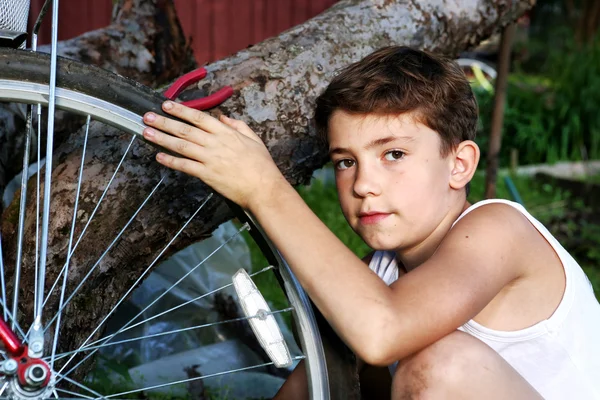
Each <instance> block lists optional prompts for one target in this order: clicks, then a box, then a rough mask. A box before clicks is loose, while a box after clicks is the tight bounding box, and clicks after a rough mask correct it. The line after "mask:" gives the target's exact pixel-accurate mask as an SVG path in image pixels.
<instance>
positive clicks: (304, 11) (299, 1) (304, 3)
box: [292, 0, 312, 26]
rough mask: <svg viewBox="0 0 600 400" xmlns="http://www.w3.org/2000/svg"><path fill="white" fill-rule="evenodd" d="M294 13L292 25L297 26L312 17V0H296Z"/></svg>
mask: <svg viewBox="0 0 600 400" xmlns="http://www.w3.org/2000/svg"><path fill="white" fill-rule="evenodd" d="M293 6H294V11H293V12H294V15H293V17H292V25H293V26H296V25H299V24H301V23H303V22H304V21H306V20H308V19H310V17H311V16H312V15H311V13H310V0H295V1H294V2H293Z"/></svg>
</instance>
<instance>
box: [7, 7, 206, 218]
mask: <svg viewBox="0 0 600 400" xmlns="http://www.w3.org/2000/svg"><path fill="white" fill-rule="evenodd" d="M38 50H39V51H40V52H44V53H50V45H45V46H40V47H39V49H38ZM58 53H59V55H60V56H62V57H67V58H70V59H73V60H78V61H82V62H85V63H87V64H92V65H97V66H99V67H102V68H104V69H106V70H108V71H111V72H114V73H116V74H119V75H123V76H126V77H128V78H130V79H133V80H134V81H136V82H139V83H142V84H144V85H146V86H150V87H152V88H158V87H161V86H164V85H166V84H167V83H169V82H171V81H173V80H174V79H176V78H177V77H179V76H181V75H183V74H184V73H186V72H188V71H190V70H192V69H193V68H195V66H196V62H195V60H194V55H193V52H192V49H191V47H190V43H189V41H188V40H187V39H186V37H185V35H184V33H183V29H182V28H181V25H180V24H179V20H178V18H177V13H176V10H175V6H174V4H173V2H172V0H120V1H119V2H118V3H117V4H116V5H115V17H114V18H113V22H112V23H111V24H110V25H109V26H107V27H105V28H102V29H98V30H95V31H92V32H87V33H85V34H83V35H81V36H78V37H76V38H73V39H70V40H66V41H62V42H59V44H58ZM25 113H26V111H25V108H24V107H14V106H11V107H8V106H6V105H3V104H0V199H1V198H2V194H3V192H4V188H5V187H6V185H7V184H8V182H10V180H11V179H12V178H13V177H14V176H15V175H17V174H18V173H20V171H21V169H22V161H21V160H22V159H23V146H24V138H25V135H24V128H25ZM55 119H56V125H55V134H54V142H55V145H56V146H58V145H60V144H61V143H62V142H63V141H64V140H65V139H66V138H67V137H68V135H69V134H71V133H72V132H74V131H75V130H77V129H78V128H79V127H80V126H81V125H82V124H83V122H84V118H82V117H79V116H76V115H74V114H69V113H62V112H59V113H57V115H56V116H55ZM42 126H43V127H44V131H43V136H42V137H44V136H45V126H46V119H45V118H44V120H43V121H42ZM33 146H34V148H33V151H34V153H35V152H36V151H37V142H35V143H33ZM45 146H46V145H45V140H43V141H42V144H41V147H42V148H45ZM1 211H2V203H1V201H0V212H1Z"/></svg>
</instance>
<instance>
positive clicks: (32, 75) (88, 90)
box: [0, 48, 350, 399]
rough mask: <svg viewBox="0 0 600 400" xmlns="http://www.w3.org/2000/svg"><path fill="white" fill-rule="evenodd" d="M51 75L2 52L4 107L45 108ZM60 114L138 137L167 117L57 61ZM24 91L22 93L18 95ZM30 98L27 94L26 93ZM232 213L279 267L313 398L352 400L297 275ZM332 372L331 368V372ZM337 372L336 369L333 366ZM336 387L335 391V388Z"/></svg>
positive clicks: (140, 96)
mask: <svg viewBox="0 0 600 400" xmlns="http://www.w3.org/2000/svg"><path fill="white" fill-rule="evenodd" d="M49 71H50V57H49V55H48V54H41V53H35V52H29V51H23V50H14V49H7V48H0V102H20V103H29V104H37V103H42V104H44V103H45V102H46V103H47V100H46V97H45V93H47V91H46V92H44V88H47V85H48V80H49V78H48V77H49ZM56 81H57V86H56V87H57V100H56V106H57V109H63V110H67V111H71V112H74V113H79V114H83V115H91V116H93V117H95V118H96V119H98V120H100V121H102V122H105V123H107V124H109V125H112V126H114V127H116V128H118V129H121V130H123V131H126V132H129V133H131V134H134V135H138V136H139V137H140V138H143V137H142V136H141V132H142V130H143V123H142V115H143V114H144V113H145V112H147V111H154V112H156V113H159V114H162V115H164V113H163V112H162V111H161V104H162V102H163V101H164V100H165V98H164V97H163V96H162V95H160V94H158V93H156V92H155V91H153V90H152V89H150V88H147V87H145V86H143V85H141V84H139V83H137V82H134V81H132V80H129V79H127V78H124V77H122V76H118V75H116V74H113V73H110V72H108V71H105V70H103V69H101V68H98V67H95V66H91V65H87V64H83V63H80V62H77V61H73V60H68V59H63V58H60V57H59V60H58V68H57V80H56ZM19 90H20V92H19ZM26 92H28V93H26ZM81 95H84V96H87V97H88V98H89V99H92V100H94V102H95V103H94V105H93V107H91V108H85V107H83V108H82V107H81V106H80V104H81V101H82V100H81V99H80V98H79V96H81ZM102 107H107V108H110V107H114V108H115V109H119V110H120V111H119V112H120V113H121V114H122V115H123V118H115V117H114V110H111V117H110V118H107V117H106V116H105V115H103V114H102V112H101V111H103V110H102ZM230 207H231V209H232V211H233V212H234V214H235V215H236V217H237V218H239V219H240V220H242V221H244V222H248V223H249V224H251V225H252V226H253V228H255V229H250V233H251V235H252V236H253V238H254V240H255V241H256V242H257V244H258V245H259V246H260V248H261V251H262V252H263V253H264V254H265V256H266V257H267V259H268V260H269V262H271V263H273V265H277V268H275V270H276V271H277V272H278V277H279V279H281V282H282V287H283V289H284V292H285V293H286V295H287V296H288V299H289V301H290V303H291V304H292V306H293V307H294V308H295V309H296V311H295V312H293V316H294V320H295V323H296V326H297V327H298V335H299V337H300V340H301V346H302V347H303V351H304V353H305V354H306V367H307V374H308V376H309V383H310V384H309V387H310V392H311V398H313V399H329V398H330V396H331V398H340V399H341V398H344V399H348V398H350V397H348V396H347V394H345V393H343V392H342V391H343V387H342V388H338V389H336V390H335V393H334V391H333V390H332V391H331V393H330V384H329V382H328V374H327V368H328V367H327V366H326V364H325V356H324V350H323V346H322V343H321V340H320V337H319V333H318V328H317V325H316V322H315V317H314V315H313V313H312V309H311V306H310V302H309V300H308V298H307V296H306V294H305V293H304V292H303V290H302V288H301V287H300V285H299V283H298V281H297V280H296V278H295V277H294V276H293V273H292V272H291V270H290V269H289V267H288V266H287V264H286V263H285V261H284V260H283V259H282V258H281V257H280V256H279V254H278V252H277V250H276V249H275V248H274V247H273V246H272V245H271V243H270V241H269V240H268V238H267V237H266V236H265V235H264V234H263V233H262V231H261V230H260V227H257V226H256V224H255V223H254V221H253V220H252V217H251V216H250V215H247V214H246V213H245V212H244V211H243V210H242V209H240V208H239V207H237V206H236V205H233V204H230ZM329 368H332V366H329ZM333 368H335V366H333ZM336 386H337V385H336Z"/></svg>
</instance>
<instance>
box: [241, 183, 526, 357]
mask: <svg viewBox="0 0 600 400" xmlns="http://www.w3.org/2000/svg"><path fill="white" fill-rule="evenodd" d="M272 193H278V195H276V196H271V197H270V198H263V199H262V201H260V202H256V203H254V206H253V207H252V208H251V211H252V212H253V214H254V215H255V216H256V217H257V219H258V221H259V223H260V224H261V225H262V226H263V228H264V230H265V231H266V232H267V234H268V236H269V237H270V238H271V239H272V240H273V242H274V243H275V245H276V246H277V248H278V249H279V250H280V251H281V252H282V254H283V256H284V258H285V259H286V260H287V261H288V262H289V264H290V266H291V267H292V269H293V271H294V273H295V274H296V276H297V277H298V279H299V280H300V283H301V284H302V286H303V287H304V288H305V289H306V291H307V292H308V294H309V295H310V297H311V298H312V300H313V301H314V303H315V304H316V305H317V307H319V309H320V310H321V312H322V314H323V315H324V316H325V318H327V320H328V321H330V323H331V325H332V326H333V328H334V329H335V330H336V331H337V332H338V334H339V335H340V336H341V337H342V338H343V339H344V340H345V341H346V343H348V345H349V346H350V347H351V348H352V349H353V350H354V351H355V352H356V353H357V355H358V356H359V357H360V358H362V359H363V360H365V361H366V362H367V363H369V364H372V365H389V364H390V363H392V362H393V361H396V360H399V359H402V358H404V357H406V356H408V355H410V354H412V353H414V352H416V351H418V350H420V349H422V348H424V347H426V346H427V345H429V344H431V343H434V342H435V341H437V340H439V339H441V338H442V337H444V336H445V335H447V334H449V333H450V332H452V331H454V330H455V329H456V328H458V327H459V326H461V325H462V324H464V323H465V322H467V321H468V320H469V319H471V318H473V317H474V316H475V315H477V314H478V313H479V312H480V311H481V310H482V309H483V308H484V307H485V306H486V305H487V304H488V303H489V302H490V301H491V300H492V299H493V298H494V297H495V296H496V295H497V294H498V293H499V292H500V290H501V289H502V288H503V287H504V286H505V285H507V284H508V283H509V282H511V281H513V280H515V279H516V278H518V277H520V275H521V273H522V272H521V271H519V270H518V267H517V266H518V265H520V262H519V260H518V257H519V252H518V251H515V249H518V248H520V247H521V246H522V244H523V243H526V241H527V236H528V235H530V234H531V232H529V231H528V230H527V228H526V227H525V223H524V222H523V218H524V217H522V216H521V215H519V214H518V212H517V211H515V210H512V209H510V206H506V205H501V204H500V205H496V204H491V205H488V206H486V207H482V208H480V209H476V210H474V211H473V212H471V213H469V214H468V215H467V216H465V217H464V218H463V219H462V220H461V221H460V222H459V223H457V224H456V226H455V227H454V228H453V229H452V230H451V231H450V232H449V233H448V234H447V237H446V238H445V239H444V242H443V243H442V245H441V246H440V247H439V248H438V250H437V251H436V253H435V254H434V255H433V256H432V257H431V258H430V259H429V260H427V261H426V262H425V263H423V264H422V265H421V266H419V267H418V268H416V269H414V270H412V271H411V272H409V273H408V274H406V275H404V276H402V277H401V278H399V279H398V280H397V281H396V282H395V283H394V284H393V285H391V286H390V287H389V288H388V287H387V286H386V285H385V283H384V282H383V281H382V280H381V279H380V278H379V277H378V276H377V275H376V274H375V273H373V272H372V271H371V270H369V269H367V268H364V264H363V263H362V262H361V261H360V259H358V258H357V257H356V256H354V254H353V253H352V252H351V251H350V250H349V249H347V248H346V247H345V246H344V245H343V244H342V243H341V242H340V241H339V240H338V239H337V238H336V237H335V235H333V233H331V232H330V231H329V230H328V229H327V228H326V227H325V226H324V225H323V224H322V222H321V221H320V220H319V219H318V218H317V217H316V216H315V215H314V214H313V213H312V212H311V211H310V209H309V208H308V206H307V205H306V204H305V203H304V202H303V201H302V199H301V198H300V197H299V196H298V194H297V193H296V191H295V190H294V189H293V188H292V187H291V186H287V187H286V186H282V187H281V188H279V189H278V190H273V191H272ZM298 221H302V222H300V223H299V222H298Z"/></svg>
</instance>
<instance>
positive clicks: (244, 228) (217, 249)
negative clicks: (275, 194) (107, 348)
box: [59, 224, 249, 375]
mask: <svg viewBox="0 0 600 400" xmlns="http://www.w3.org/2000/svg"><path fill="white" fill-rule="evenodd" d="M248 227H249V226H248V224H244V225H243V226H242V227H241V228H240V229H239V230H238V231H237V232H236V234H235V235H232V236H231V237H230V238H229V239H227V240H226V241H225V242H224V243H222V244H221V245H220V246H219V247H217V248H216V249H215V250H213V252H212V253H210V254H209V255H208V256H207V257H206V258H205V259H204V260H202V261H201V262H200V263H198V264H197V265H196V266H195V267H194V268H192V269H191V270H189V271H188V272H187V273H186V274H185V275H183V276H182V277H181V278H179V280H178V281H177V282H175V283H174V284H173V285H171V287H169V288H168V289H167V290H166V291H164V292H163V293H162V294H161V295H160V296H158V297H157V298H156V299H154V301H153V302H152V303H150V304H149V305H147V306H146V307H145V308H144V309H143V310H142V311H140V312H139V313H138V314H137V315H136V316H135V317H133V318H132V319H130V320H129V321H128V322H127V323H126V324H125V325H124V326H123V327H122V328H121V329H119V330H118V331H117V332H116V333H113V334H112V335H110V336H108V337H106V338H104V339H103V340H105V341H106V342H108V341H109V340H111V339H112V338H113V337H115V336H116V335H118V334H119V333H121V332H122V331H123V330H124V329H125V328H127V327H128V326H129V324H131V323H132V322H133V321H135V320H136V318H137V317H139V316H140V315H142V314H143V313H144V312H146V310H148V309H149V308H150V307H152V306H153V305H154V304H155V303H156V302H157V301H159V300H160V299H161V298H162V297H163V296H165V295H166V294H167V293H169V292H170V291H171V290H172V289H173V288H174V287H175V286H177V285H178V284H179V283H180V282H181V281H183V280H184V279H185V278H186V277H187V276H188V275H190V274H191V273H192V272H194V271H195V270H196V269H197V268H199V267H200V266H201V265H202V264H204V263H205V262H206V261H207V260H208V259H210V257H212V256H213V255H214V254H215V253H216V252H217V251H219V250H220V249H222V248H223V247H224V246H225V245H226V244H227V243H229V242H230V241H231V240H232V239H233V238H235V237H236V236H238V235H239V234H240V233H242V232H243V231H245V230H246V229H248ZM80 349H81V347H80ZM96 351H97V350H94V351H92V352H91V353H90V354H88V355H87V356H86V357H85V358H84V359H83V360H81V361H80V362H79V363H77V365H75V366H74V367H73V368H71V369H70V370H69V372H67V373H66V374H65V375H69V374H70V373H71V372H73V371H74V370H75V369H76V368H77V367H78V366H79V365H80V364H82V363H83V362H84V361H85V360H87V359H88V358H89V357H91V356H92V355H93V354H95V353H96ZM74 357H75V355H72V356H71V358H69V360H68V361H67V362H66V363H65V364H64V365H63V366H62V368H61V369H60V371H59V372H62V371H63V370H64V369H65V368H66V367H67V365H69V363H70V362H71V361H72V360H73V358H74Z"/></svg>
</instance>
